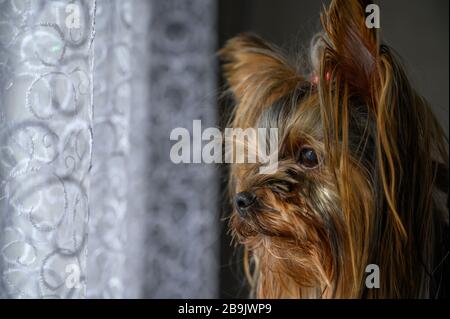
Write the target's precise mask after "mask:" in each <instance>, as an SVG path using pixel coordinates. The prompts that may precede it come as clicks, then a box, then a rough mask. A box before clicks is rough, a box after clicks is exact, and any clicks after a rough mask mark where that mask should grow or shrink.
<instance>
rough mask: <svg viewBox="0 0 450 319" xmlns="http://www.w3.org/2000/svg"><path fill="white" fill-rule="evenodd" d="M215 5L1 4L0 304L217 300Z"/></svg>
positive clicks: (198, 1) (31, 0) (131, 0)
mask: <svg viewBox="0 0 450 319" xmlns="http://www.w3.org/2000/svg"><path fill="white" fill-rule="evenodd" d="M214 24H215V1H214V0H165V1H159V0H150V1H147V0H125V1H124V0H97V1H95V0H78V1H74V0H53V1H48V0H3V1H0V297H2V298H84V297H89V298H139V297H147V298H152V297H163V298H164V297H168V298H172V297H182V298H188V297H190V298H198V297H215V296H216V294H217V288H218V287H217V285H218V247H219V245H218V236H219V235H218V234H219V231H218V225H217V224H218V213H217V207H216V205H217V200H216V194H217V187H216V183H217V178H216V173H215V171H214V168H213V167H209V166H203V165H199V164H196V165H186V166H177V165H175V164H172V163H171V162H170V159H169V150H170V146H171V144H170V140H169V135H170V131H171V129H173V128H175V127H180V126H181V127H186V128H190V127H191V125H192V120H193V119H201V120H202V124H203V123H204V125H207V126H213V125H214V124H215V120H216V111H215V109H216V107H215V102H214V101H215V93H214V92H215V86H214V83H215V80H216V79H215V64H214V50H215V30H214V28H215V25H214Z"/></svg>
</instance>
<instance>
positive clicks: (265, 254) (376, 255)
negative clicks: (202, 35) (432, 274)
mask: <svg viewBox="0 0 450 319" xmlns="http://www.w3.org/2000/svg"><path fill="white" fill-rule="evenodd" d="M364 12H365V3H364V2H363V1H356V0H354V1H353V0H351V1H349V0H336V1H333V2H332V4H331V6H330V7H329V9H328V10H327V11H326V12H325V13H324V14H323V15H322V23H323V26H324V32H323V33H321V34H320V35H319V36H318V37H316V38H315V40H314V44H313V45H312V49H311V54H310V56H309V60H310V68H309V70H301V69H299V68H297V66H296V65H294V64H292V63H290V62H289V60H288V58H287V57H285V56H284V55H283V53H282V52H281V50H280V49H278V48H276V47H275V46H273V45H270V44H268V43H267V42H265V41H263V40H262V39H260V38H258V37H256V36H254V35H241V36H238V37H236V38H233V39H231V40H230V41H229V42H228V43H227V44H226V46H225V47H224V48H223V49H222V50H221V51H220V56H221V58H222V59H223V61H224V74H225V77H226V79H227V82H228V85H229V91H230V92H231V94H232V96H233V98H234V100H235V102H236V107H235V109H234V111H233V115H232V118H231V121H230V123H231V126H232V127H234V128H241V129H247V128H277V129H278V142H279V145H278V148H277V151H278V168H277V169H276V171H275V172H272V173H270V174H261V173H260V167H261V165H262V164H261V163H247V164H233V165H232V167H231V172H230V188H231V191H232V198H233V204H234V207H235V211H234V213H233V214H232V216H231V223H230V225H231V229H232V231H233V234H234V235H235V237H236V239H237V241H238V242H240V243H242V244H244V245H245V246H246V248H247V249H248V250H249V251H250V252H251V254H252V257H253V263H252V264H251V265H247V266H248V267H250V268H252V270H249V273H252V274H251V275H249V277H250V280H252V281H253V283H254V284H255V285H254V288H255V292H256V294H257V296H259V297H314V296H315V297H320V296H322V297H324V296H325V297H363V296H373V297H377V296H378V297H380V296H387V297H407V296H414V297H418V296H425V295H427V294H429V293H430V290H429V287H430V281H431V279H430V278H429V276H428V275H427V274H426V272H427V271H429V270H430V269H432V267H433V265H434V262H435V259H436V253H435V250H434V246H435V245H437V244H438V243H437V242H436V237H439V236H441V235H440V225H444V224H446V223H447V224H448V214H447V217H446V218H445V217H443V216H445V214H443V213H442V212H440V210H445V208H443V207H444V206H442V205H440V203H439V200H438V198H437V195H436V194H437V193H439V191H438V190H437V187H436V185H437V184H438V183H437V180H436V176H437V173H438V170H439V169H443V170H446V168H447V166H448V155H447V154H448V144H447V141H446V139H445V137H444V134H443V132H442V130H441V128H440V126H439V124H438V123H437V121H436V119H435V118H434V116H433V115H432V113H431V111H430V110H429V108H428V106H427V104H426V102H425V101H424V100H423V99H422V98H421V97H420V96H419V95H418V94H417V93H416V92H415V91H414V90H413V89H412V88H411V86H410V84H409V82H408V80H407V77H406V76H405V73H404V71H403V70H402V68H401V66H400V64H399V63H398V62H397V61H396V58H395V57H394V55H393V53H392V52H391V50H390V49H389V48H388V47H387V46H384V45H380V43H379V40H378V34H377V32H376V31H377V30H376V29H369V28H367V27H366V25H365V20H366V17H365V14H364ZM246 146H248V145H246ZM246 150H247V151H248V152H252V149H251V148H250V147H246ZM443 184H445V183H443ZM371 263H374V264H377V265H378V266H379V267H380V271H381V272H382V280H381V281H382V284H383V285H384V287H382V288H380V289H377V290H375V291H367V290H366V289H365V286H364V276H365V275H366V274H365V268H366V266H367V265H368V264H371Z"/></svg>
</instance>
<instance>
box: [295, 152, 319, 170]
mask: <svg viewBox="0 0 450 319" xmlns="http://www.w3.org/2000/svg"><path fill="white" fill-rule="evenodd" d="M298 163H299V164H300V165H301V166H303V167H304V168H308V169H311V168H315V167H317V166H318V165H319V158H318V156H317V153H316V151H315V150H314V149H312V148H311V147H307V146H305V147H302V149H301V150H300V152H299V155H298Z"/></svg>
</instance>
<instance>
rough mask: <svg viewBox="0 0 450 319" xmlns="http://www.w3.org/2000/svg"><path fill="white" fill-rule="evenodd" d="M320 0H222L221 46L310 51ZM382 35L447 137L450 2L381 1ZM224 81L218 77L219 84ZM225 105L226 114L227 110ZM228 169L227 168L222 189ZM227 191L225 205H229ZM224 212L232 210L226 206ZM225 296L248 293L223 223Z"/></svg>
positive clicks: (237, 253)
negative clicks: (250, 39)
mask: <svg viewBox="0 0 450 319" xmlns="http://www.w3.org/2000/svg"><path fill="white" fill-rule="evenodd" d="M328 3H329V1H320V0H277V1H275V0H219V6H218V15H219V16H218V33H219V43H218V46H219V47H222V46H223V45H224V43H225V41H226V40H228V39H230V38H232V37H233V36H235V35H237V34H239V33H241V32H245V31H251V32H254V33H256V34H258V35H260V36H262V37H263V38H265V39H266V40H268V41H271V42H273V43H275V44H277V45H279V46H281V47H282V48H284V49H286V50H287V51H288V52H291V53H292V52H295V51H296V50H305V49H307V48H308V46H309V41H310V39H311V37H312V35H313V34H315V33H316V32H318V31H320V23H319V14H320V11H321V9H322V7H323V5H324V4H328ZM376 3H377V4H378V5H379V6H380V14H381V19H380V20H381V35H382V38H383V40H384V42H385V43H386V44H388V45H390V46H392V47H393V48H394V49H395V50H396V51H397V52H398V53H399V55H400V56H401V57H402V59H403V63H404V65H405V67H406V70H407V73H408V74H409V75H410V79H411V80H412V83H413V85H414V86H415V88H416V89H417V90H418V91H419V92H420V93H421V94H422V95H424V96H425V98H426V99H427V100H428V101H429V102H430V103H431V105H432V107H433V110H434V111H435V114H436V115H437V116H438V118H439V120H440V121H441V123H442V126H443V127H444V129H445V131H446V133H447V136H448V130H449V129H448V105H449V104H448V102H449V92H448V87H449V86H448V85H449V83H448V82H449V73H448V70H449V60H448V56H449V40H448V39H449V38H448V31H449V24H448V14H449V13H448V12H449V11H448V9H449V8H448V6H449V1H448V0H430V1H424V0H381V1H376ZM222 85H223V79H222V78H219V87H222ZM226 107H227V106H223V105H221V109H220V110H221V113H222V114H227V113H228V112H227V111H226V110H225V108H226ZM222 125H223V122H222ZM225 177H226V171H225V169H223V170H222V189H225ZM227 202H228V200H227V199H226V193H225V191H224V192H223V200H222V201H221V203H227ZM220 209H221V210H222V212H223V214H222V216H226V215H227V214H228V213H229V211H230V209H229V207H227V204H225V205H221V207H220ZM221 225H222V250H221V273H220V297H222V298H233V297H247V294H248V290H247V289H246V286H245V279H244V276H243V274H242V260H241V255H242V254H241V253H240V251H238V250H236V249H234V248H233V247H231V246H230V237H229V236H228V235H227V224H226V222H222V223H221Z"/></svg>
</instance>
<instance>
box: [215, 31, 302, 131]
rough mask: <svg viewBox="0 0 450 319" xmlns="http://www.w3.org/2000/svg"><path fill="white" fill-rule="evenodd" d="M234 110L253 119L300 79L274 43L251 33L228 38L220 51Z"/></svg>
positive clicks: (295, 85)
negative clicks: (235, 103)
mask: <svg viewBox="0 0 450 319" xmlns="http://www.w3.org/2000/svg"><path fill="white" fill-rule="evenodd" d="M219 57H220V58H221V60H222V61H223V71H224V75H225V79H226V81H227V82H228V87H229V90H230V91H231V93H232V94H233V96H234V99H235V100H236V102H237V104H238V106H237V110H236V112H238V113H239V114H240V116H241V117H242V116H244V117H246V122H247V123H250V122H251V121H252V119H251V117H252V115H254V116H256V115H257V114H260V111H261V108H262V107H265V106H268V105H270V104H271V103H273V102H274V101H275V100H277V99H279V98H280V97H282V96H284V95H285V94H287V93H288V92H290V91H292V90H294V89H295V88H296V87H297V85H298V84H299V83H300V82H301V81H302V78H301V77H300V76H299V75H298V74H297V72H296V70H295V68H294V67H292V66H291V65H290V64H289V62H288V61H287V59H286V57H285V56H284V55H283V54H282V53H281V50H280V49H278V48H277V47H275V46H273V45H271V44H269V43H267V42H266V41H264V40H262V39H261V38H259V37H257V36H255V35H252V34H242V35H239V36H237V37H235V38H232V39H231V40H229V41H228V42H227V43H226V45H225V46H224V47H223V48H222V49H221V50H220V51H219Z"/></svg>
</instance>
